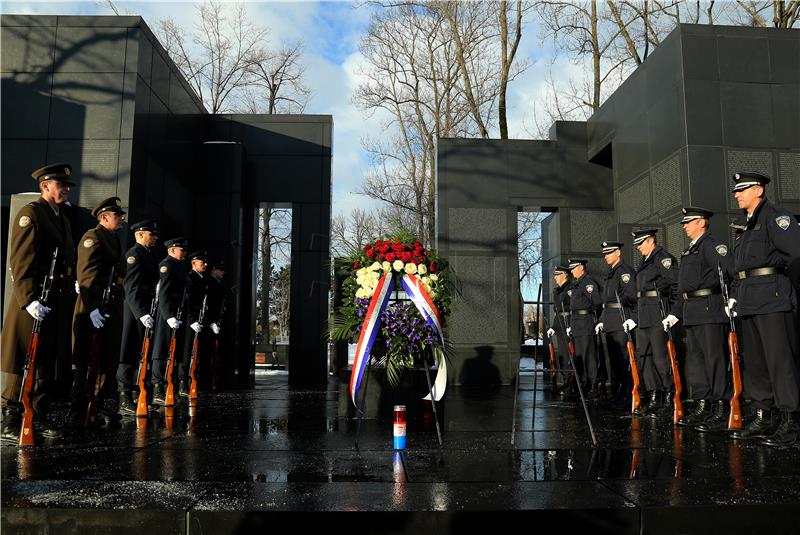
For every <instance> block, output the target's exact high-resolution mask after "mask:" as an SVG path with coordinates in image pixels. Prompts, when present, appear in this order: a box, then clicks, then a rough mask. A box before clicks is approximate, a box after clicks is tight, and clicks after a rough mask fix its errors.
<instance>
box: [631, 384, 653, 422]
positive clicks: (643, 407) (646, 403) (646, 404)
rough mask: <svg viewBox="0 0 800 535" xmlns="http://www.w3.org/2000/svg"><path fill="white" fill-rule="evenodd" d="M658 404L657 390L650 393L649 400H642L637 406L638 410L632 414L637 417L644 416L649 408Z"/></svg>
mask: <svg viewBox="0 0 800 535" xmlns="http://www.w3.org/2000/svg"><path fill="white" fill-rule="evenodd" d="M657 404H658V390H651V391H650V399H642V400H641V403H640V404H639V409H638V410H637V411H636V412H635V413H634V414H637V415H639V416H645V415H646V414H647V411H649V410H650V407H652V406H655V405H657Z"/></svg>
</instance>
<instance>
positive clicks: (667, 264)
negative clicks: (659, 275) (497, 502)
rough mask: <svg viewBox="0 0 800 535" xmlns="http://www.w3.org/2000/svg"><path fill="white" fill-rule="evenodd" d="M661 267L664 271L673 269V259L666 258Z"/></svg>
mask: <svg viewBox="0 0 800 535" xmlns="http://www.w3.org/2000/svg"><path fill="white" fill-rule="evenodd" d="M661 265H662V266H664V269H669V268H671V267H672V259H671V258H665V259H663V260H662V261H661Z"/></svg>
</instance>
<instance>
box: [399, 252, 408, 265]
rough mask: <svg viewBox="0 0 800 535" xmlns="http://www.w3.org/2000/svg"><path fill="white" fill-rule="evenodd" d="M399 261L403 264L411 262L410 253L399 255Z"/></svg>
mask: <svg viewBox="0 0 800 535" xmlns="http://www.w3.org/2000/svg"><path fill="white" fill-rule="evenodd" d="M400 260H402V261H403V262H405V263H408V262H411V253H403V254H401V255H400Z"/></svg>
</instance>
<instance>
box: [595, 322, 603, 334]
mask: <svg viewBox="0 0 800 535" xmlns="http://www.w3.org/2000/svg"><path fill="white" fill-rule="evenodd" d="M603 327H604V325H603V322H602V321H601V322H600V323H598V324H597V325H595V326H594V334H600V333H601V332H603Z"/></svg>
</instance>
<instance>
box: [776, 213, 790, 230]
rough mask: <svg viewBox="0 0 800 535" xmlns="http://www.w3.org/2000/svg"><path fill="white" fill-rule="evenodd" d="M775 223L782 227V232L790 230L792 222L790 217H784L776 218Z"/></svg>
mask: <svg viewBox="0 0 800 535" xmlns="http://www.w3.org/2000/svg"><path fill="white" fill-rule="evenodd" d="M775 222H776V223H777V224H778V226H779V227H781V230H786V229H788V228H789V225H790V224H791V220H790V219H789V216H788V215H782V216H780V217H776V218H775Z"/></svg>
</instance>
